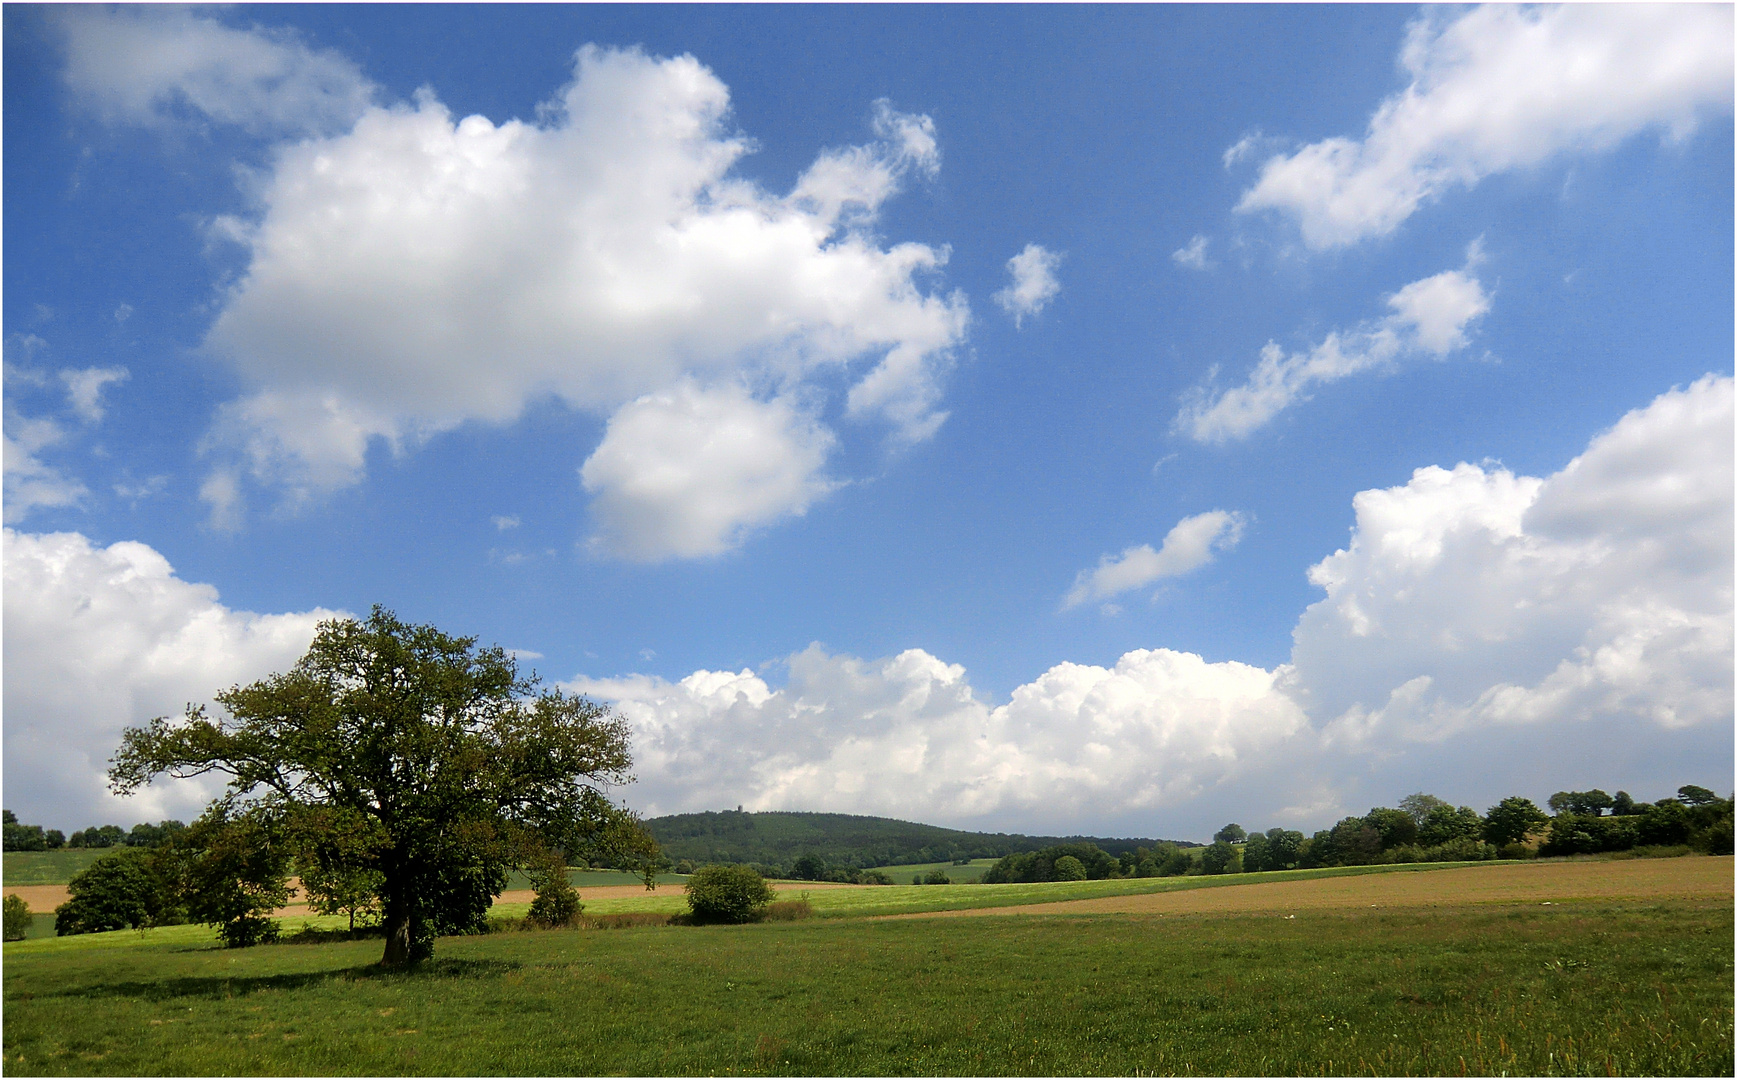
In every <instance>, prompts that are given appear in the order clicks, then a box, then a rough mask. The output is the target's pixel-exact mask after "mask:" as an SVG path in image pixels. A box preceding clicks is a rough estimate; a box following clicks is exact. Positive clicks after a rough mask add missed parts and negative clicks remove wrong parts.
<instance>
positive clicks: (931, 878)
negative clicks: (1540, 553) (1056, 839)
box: [923, 867, 1086, 885]
mask: <svg viewBox="0 0 1737 1080" xmlns="http://www.w3.org/2000/svg"><path fill="white" fill-rule="evenodd" d="M1085 876H1086V871H1085V867H1081V868H1080V877H1082V878H1083V877H1085ZM1067 880H1070V881H1071V880H1075V879H1072V878H1069V879H1067ZM923 884H925V885H951V884H953V879H952V878H950V877H948V876H947V872H946V871H945V870H931V871H929V872H928V873H927V874H924V875H923Z"/></svg>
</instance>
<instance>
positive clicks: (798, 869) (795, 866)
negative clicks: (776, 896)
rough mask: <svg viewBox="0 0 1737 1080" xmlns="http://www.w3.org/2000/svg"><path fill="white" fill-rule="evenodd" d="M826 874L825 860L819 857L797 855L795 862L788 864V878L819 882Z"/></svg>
mask: <svg viewBox="0 0 1737 1080" xmlns="http://www.w3.org/2000/svg"><path fill="white" fill-rule="evenodd" d="M824 873H826V860H825V859H823V858H821V857H820V856H819V855H814V854H808V855H798V856H797V857H796V861H795V862H794V863H791V864H790V876H791V877H795V878H801V879H802V880H804V881H819V880H820V877H821V875H822V874H824Z"/></svg>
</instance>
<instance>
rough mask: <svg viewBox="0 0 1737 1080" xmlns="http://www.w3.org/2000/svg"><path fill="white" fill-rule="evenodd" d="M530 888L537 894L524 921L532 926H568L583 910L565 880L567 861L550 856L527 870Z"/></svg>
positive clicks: (570, 885) (569, 884) (573, 889)
mask: <svg viewBox="0 0 1737 1080" xmlns="http://www.w3.org/2000/svg"><path fill="white" fill-rule="evenodd" d="M531 888H533V889H535V890H536V891H537V895H536V898H535V899H533V900H532V901H531V911H530V913H529V914H528V915H526V916H525V918H526V920H527V921H529V922H530V923H532V924H533V925H535V926H543V927H554V926H571V925H573V923H574V922H575V921H576V920H577V919H578V918H579V913H580V912H581V911H584V910H585V905H584V904H581V903H580V902H579V890H578V889H575V888H574V887H573V883H572V882H571V881H569V880H568V879H567V860H566V859H564V858H557V857H553V856H551V857H550V858H547V859H545V860H543V861H541V862H539V863H537V864H536V865H534V866H533V867H531Z"/></svg>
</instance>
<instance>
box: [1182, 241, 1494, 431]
mask: <svg viewBox="0 0 1737 1080" xmlns="http://www.w3.org/2000/svg"><path fill="white" fill-rule="evenodd" d="M1480 258H1481V255H1480V245H1478V244H1477V243H1475V242H1474V243H1473V244H1472V247H1471V252H1470V255H1469V257H1468V258H1467V264H1466V267H1465V269H1462V270H1447V271H1444V272H1442V273H1440V274H1436V275H1434V276H1432V277H1427V278H1424V279H1422V280H1420V281H1414V282H1412V283H1411V284H1409V285H1407V286H1405V287H1404V288H1402V289H1400V290H1399V291H1398V292H1396V293H1394V294H1393V295H1392V296H1389V297H1388V298H1387V306H1388V307H1389V308H1390V309H1391V313H1390V314H1388V315H1386V316H1383V317H1382V318H1380V319H1371V320H1369V321H1367V322H1365V323H1363V324H1362V325H1360V326H1358V327H1356V328H1355V329H1353V330H1350V331H1348V332H1345V333H1341V332H1339V331H1337V330H1335V331H1333V332H1332V333H1331V334H1328V335H1327V337H1326V338H1325V339H1324V340H1323V341H1321V342H1320V343H1319V344H1317V345H1314V346H1312V347H1311V348H1309V349H1308V350H1307V351H1305V352H1298V353H1290V354H1288V355H1287V354H1286V352H1285V350H1284V349H1283V348H1281V347H1280V346H1279V344H1278V343H1277V342H1272V341H1269V342H1267V344H1266V345H1265V346H1264V347H1263V348H1262V349H1261V359H1260V363H1258V364H1256V365H1255V368H1254V370H1253V371H1251V372H1250V373H1249V376H1248V381H1247V382H1245V383H1243V384H1242V385H1241V386H1233V387H1231V388H1230V389H1228V390H1221V391H1218V392H1217V393H1214V392H1212V391H1211V390H1210V389H1208V388H1206V387H1198V388H1196V389H1195V390H1193V391H1191V392H1190V393H1189V395H1188V396H1187V398H1186V399H1185V400H1184V403H1183V407H1182V409H1181V411H1180V412H1178V413H1177V415H1176V419H1175V421H1174V422H1173V424H1172V427H1173V429H1174V430H1176V431H1179V432H1181V433H1183V434H1185V435H1187V436H1188V437H1189V438H1191V439H1193V440H1194V441H1196V442H1202V443H1222V442H1228V441H1230V440H1232V439H1242V438H1247V437H1248V436H1249V435H1251V434H1253V433H1254V432H1255V431H1256V430H1258V429H1259V428H1261V427H1262V426H1264V425H1265V424H1266V423H1267V422H1268V421H1269V420H1271V419H1272V418H1273V417H1275V416H1277V415H1278V414H1279V413H1280V412H1282V411H1283V410H1285V409H1287V408H1289V407H1290V406H1291V405H1293V404H1295V403H1296V402H1297V401H1300V400H1307V398H1308V395H1309V391H1310V390H1311V389H1312V388H1313V387H1316V386H1319V385H1322V384H1325V383H1330V382H1337V381H1338V380H1340V379H1343V378H1347V377H1348V376H1351V375H1355V374H1357V373H1359V372H1362V371H1368V370H1371V369H1375V368H1381V367H1386V366H1389V365H1392V364H1394V363H1397V362H1398V361H1399V360H1401V359H1403V358H1405V357H1407V356H1416V355H1424V356H1433V357H1438V358H1439V357H1443V356H1446V355H1447V354H1449V353H1451V352H1453V351H1454V350H1456V349H1459V348H1461V347H1462V346H1464V345H1465V344H1466V329H1467V327H1468V326H1469V324H1470V323H1471V322H1472V321H1473V320H1475V319H1477V318H1478V317H1480V316H1481V315H1483V314H1484V313H1485V312H1486V311H1488V310H1489V308H1490V297H1489V294H1488V293H1486V292H1484V287H1483V285H1482V283H1480V282H1479V281H1478V279H1477V278H1476V277H1473V276H1472V274H1471V269H1472V267H1473V266H1475V265H1476V264H1477V263H1478V261H1479V259H1480ZM1214 370H1215V371H1216V369H1214Z"/></svg>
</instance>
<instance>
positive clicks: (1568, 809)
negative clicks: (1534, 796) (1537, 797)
mask: <svg viewBox="0 0 1737 1080" xmlns="http://www.w3.org/2000/svg"><path fill="white" fill-rule="evenodd" d="M1615 804H1616V800H1615V799H1612V798H1611V797H1610V796H1609V795H1606V794H1605V793H1604V792H1602V791H1600V790H1598V789H1597V788H1593V789H1592V790H1591V791H1558V792H1557V793H1556V794H1554V795H1552V796H1550V799H1549V806H1550V812H1551V813H1552V814H1574V815H1577V816H1579V817H1598V816H1599V815H1600V814H1602V813H1604V811H1606V810H1609V809H1610V808H1611V807H1612V806H1614V805H1615Z"/></svg>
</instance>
